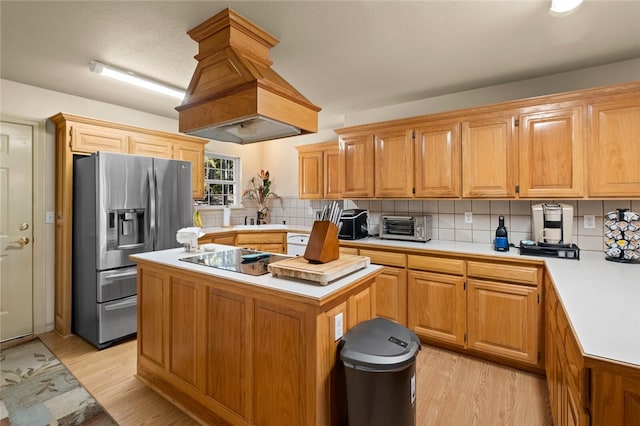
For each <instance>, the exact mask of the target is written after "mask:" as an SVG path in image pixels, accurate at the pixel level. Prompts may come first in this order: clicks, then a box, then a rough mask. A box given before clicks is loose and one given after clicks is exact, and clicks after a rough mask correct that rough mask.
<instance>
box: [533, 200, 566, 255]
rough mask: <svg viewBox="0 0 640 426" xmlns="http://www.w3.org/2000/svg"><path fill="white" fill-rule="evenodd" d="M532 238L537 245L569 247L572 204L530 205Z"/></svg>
mask: <svg viewBox="0 0 640 426" xmlns="http://www.w3.org/2000/svg"><path fill="white" fill-rule="evenodd" d="M531 213H532V215H533V238H532V240H533V241H535V242H536V243H537V244H538V245H544V246H557V247H571V244H572V239H573V206H570V205H568V204H560V203H542V204H533V205H532V206H531Z"/></svg>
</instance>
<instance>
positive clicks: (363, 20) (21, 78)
mask: <svg viewBox="0 0 640 426" xmlns="http://www.w3.org/2000/svg"><path fill="white" fill-rule="evenodd" d="M549 4H550V0H548V1H537V0H531V1H513V0H512V1H493V2H490V1H410V2H402V1H384V2H373V1H355V2H350V1H340V2H337V1H331V2H330V1H319V2H314V1H277V2H274V1H254V2H248V1H232V2H217V1H195V2H190V1H146V2H132V1H45V2H37V1H5V0H2V1H1V2H0V8H1V9H0V14H1V23H0V37H1V56H0V60H1V67H0V74H1V77H2V78H3V79H7V80H13V81H16V82H20V83H25V84H29V85H33V86H38V87H43V88H46V89H51V90H55V91H59V92H64V93H69V94H73V95H77V96H81V97H85V98H90V99H95V100H99V101H103V102H108V103H113V104H117V105H122V106H126V107H129V108H134V109H137V110H141V111H146V112H149V113H153V114H158V115H161V116H166V117H172V118H177V113H176V112H175V110H174V107H175V106H176V101H175V100H173V99H171V98H167V97H164V96H161V95H153V94H149V93H147V92H146V91H143V90H141V89H140V90H138V89H132V88H131V87H128V86H126V85H124V84H122V83H119V82H115V81H110V80H108V79H105V78H103V77H99V76H97V75H96V74H93V73H91V72H89V62H90V61H91V60H100V61H102V62H104V63H107V64H110V65H114V66H118V67H122V68H125V69H128V70H130V71H133V72H136V73H138V74H141V75H146V76H149V77H151V78H154V79H157V80H159V81H163V82H165V83H168V84H171V85H174V86H177V87H180V88H186V87H187V85H188V84H189V81H190V79H191V75H192V73H193V70H194V69H195V65H196V61H195V60H194V59H193V56H194V55H195V54H196V51H197V43H196V42H194V41H193V40H191V39H190V38H189V36H187V34H186V32H187V31H188V30H189V29H191V28H193V27H195V26H196V25H198V24H200V23H201V22H203V21H205V20H206V19H208V18H209V17H211V16H213V15H215V14H216V13H217V12H219V11H220V10H222V9H223V8H225V7H227V6H230V7H232V8H233V9H234V10H236V11H237V12H238V13H240V14H241V15H243V16H244V17H246V18H248V19H249V20H251V21H253V22H254V23H256V24H257V25H258V26H260V27H261V28H263V29H265V30H266V31H268V32H269V33H271V34H272V35H274V36H275V37H277V38H278V39H280V44H278V45H277V46H276V47H275V48H273V49H272V50H271V58H272V60H273V62H274V69H275V70H276V71H277V72H278V73H280V74H281V75H282V76H283V77H284V78H285V79H287V80H288V81H289V82H290V83H291V84H293V85H294V87H296V88H297V89H298V90H299V91H300V92H301V93H303V94H304V95H305V96H306V97H307V98H308V99H309V100H310V101H311V102H313V103H315V104H317V105H319V106H320V107H322V108H323V110H324V111H326V112H328V113H331V114H345V113H349V112H353V111H359V110H366V109H371V108H375V107H380V106H385V105H392V104H399V103H404V102H409V101H413V100H417V99H422V98H427V97H432V96H438V95H442V94H447V93H452V92H458V91H462V90H468V89H473V88H478V87H485V86H490V85H494V84H501V83H507V82H511V81H517V80H523V79H529V78H534V77H539V76H543V75H549V74H554V73H558V72H565V71H571V70H574V69H579V68H584V67H589V66H595V65H600V64H606V63H611V62H616V61H621V60H626V59H632V58H638V57H640V1H635V0H633V1H589V0H587V1H586V3H584V4H583V5H582V6H580V8H579V9H578V10H577V11H576V12H575V13H573V14H571V15H568V16H565V17H562V18H556V17H552V16H551V15H550V14H549V12H548V8H549Z"/></svg>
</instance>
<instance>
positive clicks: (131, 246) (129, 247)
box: [118, 243, 144, 250]
mask: <svg viewBox="0 0 640 426" xmlns="http://www.w3.org/2000/svg"><path fill="white" fill-rule="evenodd" d="M141 247H144V243H136V244H123V245H120V246H118V250H133V249H137V248H141Z"/></svg>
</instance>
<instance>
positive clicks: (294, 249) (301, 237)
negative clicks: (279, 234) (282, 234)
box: [287, 232, 309, 256]
mask: <svg viewBox="0 0 640 426" xmlns="http://www.w3.org/2000/svg"><path fill="white" fill-rule="evenodd" d="M308 242H309V234H294V233H292V232H287V254H288V255H291V256H303V255H304V251H305V250H306V249H307V243H308Z"/></svg>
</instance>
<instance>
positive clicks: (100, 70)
mask: <svg viewBox="0 0 640 426" xmlns="http://www.w3.org/2000/svg"><path fill="white" fill-rule="evenodd" d="M89 69H90V70H91V71H93V72H95V73H96V74H98V75H102V76H105V77H109V78H113V79H115V80H119V81H123V82H125V83H129V84H133V85H134V86H138V87H142V88H145V89H148V90H153V91H154V92H158V93H162V94H164V95H167V96H172V97H174V98H177V99H180V100H183V99H184V94H185V92H184V90H180V89H176V88H175V87H171V86H167V85H165V84H162V83H158V82H157V81H153V80H149V79H147V78H143V77H139V76H137V75H135V74H134V73H132V72H129V71H124V70H120V69H118V68H114V67H111V66H109V65H105V64H103V63H102V62H98V61H91V62H90V63H89Z"/></svg>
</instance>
